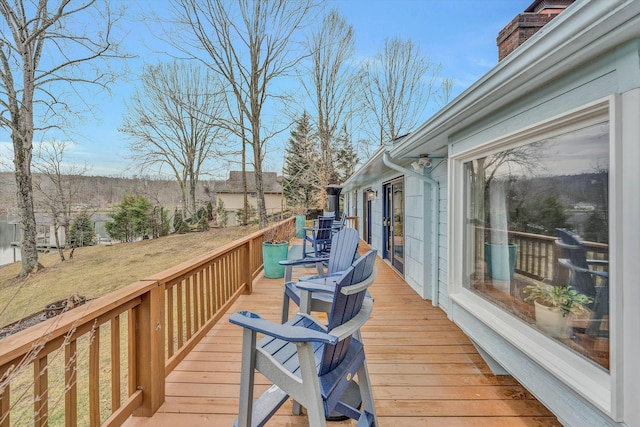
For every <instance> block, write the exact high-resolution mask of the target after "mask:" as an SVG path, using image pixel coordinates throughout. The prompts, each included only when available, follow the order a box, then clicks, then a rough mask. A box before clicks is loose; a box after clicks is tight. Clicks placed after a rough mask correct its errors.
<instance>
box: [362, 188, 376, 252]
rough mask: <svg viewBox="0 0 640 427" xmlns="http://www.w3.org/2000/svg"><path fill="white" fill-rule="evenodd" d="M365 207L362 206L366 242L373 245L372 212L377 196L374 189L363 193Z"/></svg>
mask: <svg viewBox="0 0 640 427" xmlns="http://www.w3.org/2000/svg"><path fill="white" fill-rule="evenodd" d="M362 194H363V197H362V201H363V206H362V208H363V209H362V211H363V212H362V219H363V220H364V224H363V232H364V241H365V242H367V243H368V244H371V212H372V206H371V204H372V202H373V198H374V196H375V192H374V191H373V190H372V189H370V188H369V189H367V190H364V191H363V193H362Z"/></svg>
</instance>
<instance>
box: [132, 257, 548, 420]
mask: <svg viewBox="0 0 640 427" xmlns="http://www.w3.org/2000/svg"><path fill="white" fill-rule="evenodd" d="M297 270H299V271H297V273H298V274H305V273H306V274H309V272H310V271H311V270H308V271H307V272H305V271H304V270H302V269H297ZM377 271H378V276H377V278H376V282H375V283H374V285H373V286H372V288H371V290H370V291H371V294H372V295H373V297H374V298H375V303H374V312H373V315H372V317H371V318H370V320H369V321H368V322H367V324H366V325H365V326H364V327H363V330H362V335H363V341H364V344H365V351H366V353H367V363H368V367H369V373H370V376H371V382H372V388H373V394H374V399H375V405H376V410H377V412H378V419H379V423H380V425H381V426H382V427H385V426H390V427H403V426H412V427H413V426H427V427H428V426H438V427H461V426H474V427H484V426H487V427H488V426H491V427H503V426H504V427H506V426H509V427H514V426H515V427H519V426H522V427H533V426H536V427H548V426H560V425H561V424H560V423H559V422H558V420H557V419H556V418H555V417H554V416H553V414H552V413H551V412H550V411H549V410H548V409H547V408H545V407H544V405H542V404H541V403H540V402H539V401H537V400H536V399H535V398H534V397H533V396H532V395H531V393H529V392H528V391H527V390H526V389H525V388H524V387H522V386H521V385H520V384H519V383H518V381H516V380H515V379H514V378H513V377H511V376H495V375H493V374H492V373H491V371H490V369H489V367H488V366H487V365H486V363H484V361H483V360H482V358H481V357H480V355H479V354H478V352H477V351H476V350H475V348H474V347H473V345H472V344H471V341H470V340H469V339H468V338H467V337H466V336H465V335H464V333H463V332H462V331H461V330H460V329H459V328H458V327H457V326H456V325H455V324H453V323H452V322H450V321H449V320H448V319H447V316H446V313H444V312H443V311H442V310H440V309H439V308H436V307H433V306H432V305H431V302H430V301H424V300H422V299H421V298H419V297H418V296H417V295H416V294H415V292H414V291H413V290H412V289H411V288H410V287H409V286H408V285H407V284H406V283H404V281H403V280H402V279H401V278H400V277H399V276H398V275H397V274H396V273H395V272H394V271H393V270H392V269H391V268H390V267H389V266H388V264H386V263H385V262H383V261H382V260H378V261H377ZM281 303H282V279H266V278H264V277H261V278H259V279H257V280H256V282H255V283H254V292H253V294H251V295H243V296H241V297H240V298H239V299H238V301H236V303H235V304H234V306H233V307H232V308H231V310H230V313H233V312H236V311H239V310H252V311H255V312H257V313H259V314H260V315H262V316H263V317H266V318H268V319H270V320H273V321H278V320H279V318H280V306H281ZM295 309H296V308H295V305H294V304H292V309H291V312H292V313H294V312H295ZM228 317H229V313H228V314H227V315H225V316H224V318H223V319H222V320H221V321H220V322H219V323H218V324H217V325H215V326H214V327H213V328H212V330H211V331H210V332H209V333H208V334H207V335H206V336H205V337H204V338H203V339H202V340H201V342H200V343H198V344H197V345H196V347H195V348H194V349H193V350H192V351H191V353H190V354H189V355H188V356H187V357H186V358H185V360H184V361H182V362H181V363H180V364H179V365H178V366H177V367H176V369H175V370H174V371H173V372H171V373H170V374H169V375H168V376H167V379H166V401H165V403H164V404H163V405H162V406H161V407H160V409H159V411H158V412H157V413H156V414H155V415H154V416H153V417H151V418H140V417H132V418H130V419H129V420H128V421H127V422H126V424H125V426H127V427H147V426H154V427H158V426H159V427H162V426H167V427H176V426H180V427H195V426H209V425H215V426H218V425H220V426H223V425H232V423H233V420H234V419H235V417H236V415H237V414H236V412H237V406H238V393H239V382H240V357H241V341H242V337H241V329H240V328H239V327H236V326H234V325H231V324H230V323H229V322H228ZM267 387H268V381H267V380H266V379H265V378H264V377H262V376H261V375H257V376H256V388H257V390H256V391H257V393H256V395H259V393H260V392H261V391H262V390H265V389H266V388H267ZM267 425H268V426H274V427H279V426H280V427H284V426H289V427H297V426H306V425H308V423H307V419H306V416H295V415H292V414H291V402H288V403H286V404H285V405H284V406H283V407H282V408H281V409H280V411H279V412H278V414H277V415H276V416H275V417H274V418H273V419H272V420H271V421H270V422H269V423H268V424H267ZM329 425H330V426H336V427H342V426H353V425H355V422H351V421H345V422H332V423H329Z"/></svg>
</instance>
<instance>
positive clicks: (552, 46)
mask: <svg viewBox="0 0 640 427" xmlns="http://www.w3.org/2000/svg"><path fill="white" fill-rule="evenodd" d="M597 102H604V103H608V105H609V106H610V108H611V109H610V117H609V119H610V124H611V129H610V132H611V135H612V140H614V141H616V145H615V147H614V149H613V151H612V152H611V158H612V161H613V162H612V168H611V169H610V177H611V183H610V193H611V200H612V201H613V202H614V203H615V205H613V206H611V209H610V216H611V224H612V225H611V233H610V239H611V244H610V257H611V258H610V259H611V265H610V272H611V286H610V288H611V303H610V304H611V322H612V325H613V328H614V329H612V330H611V369H610V372H605V371H603V370H599V369H598V368H595V367H594V366H591V365H590V364H589V363H588V362H587V361H586V360H584V361H581V360H577V359H580V358H579V357H578V356H575V355H574V356H572V355H571V354H570V353H568V352H567V350H566V349H564V348H561V346H560V345H559V344H557V343H554V342H553V341H552V340H549V339H547V340H546V341H545V340H544V339H542V338H544V337H542V336H541V335H540V334H539V333H537V332H536V331H534V330H533V329H531V328H528V327H526V326H524V325H523V324H522V323H520V322H519V321H517V320H516V319H515V318H514V317H513V316H511V315H510V314H508V313H506V312H501V311H500V310H498V309H497V308H496V307H495V306H492V305H490V303H488V302H486V301H484V302H483V301H479V300H480V297H478V296H477V295H476V296H473V295H472V293H471V292H469V291H468V290H464V289H463V286H462V279H461V277H462V270H461V259H460V258H461V256H460V255H461V253H460V252H456V250H455V247H456V246H458V247H459V246H460V245H461V244H462V240H461V239H460V238H459V232H458V228H457V227H461V226H460V225H459V224H458V223H462V222H463V221H464V216H463V215H461V212H459V211H456V210H457V209H459V208H460V205H459V204H458V203H459V202H460V200H461V195H460V193H459V190H460V188H461V186H459V185H458V183H457V182H456V181H455V180H456V179H459V177H458V176H457V175H456V174H457V170H458V169H457V168H458V166H457V161H456V160H455V158H456V156H459V155H461V153H464V152H465V151H467V150H471V149H478V148H480V147H483V146H484V147H487V149H489V150H490V149H491V148H490V147H491V146H492V145H496V144H499V143H500V142H501V141H503V140H506V141H511V142H513V139H512V136H513V135H516V134H518V135H521V134H525V133H526V132H527V130H528V129H530V128H533V127H534V126H537V125H539V124H541V123H543V122H545V121H548V120H550V119H553V120H556V119H559V120H562V118H563V116H567V115H569V113H570V112H572V111H580V110H583V109H587V107H588V106H589V105H590V104H594V103H597ZM560 129H562V125H561V126H560ZM386 150H387V151H388V153H389V155H390V157H391V160H392V161H393V162H395V163H396V164H403V165H405V167H407V168H408V169H410V166H409V164H410V160H409V159H410V158H411V157H413V158H415V157H416V156H417V155H419V154H436V155H442V153H443V152H444V153H445V154H444V155H445V156H448V157H449V160H448V163H444V164H442V165H438V167H437V168H436V169H435V170H433V171H430V173H429V176H430V178H432V179H436V180H437V181H438V183H439V195H438V197H439V201H440V203H439V204H440V210H439V218H440V219H439V227H438V229H439V232H438V240H439V244H438V254H437V267H438V277H437V283H438V290H439V292H438V294H437V296H438V298H436V299H437V301H438V305H439V306H440V307H442V308H443V309H444V310H445V311H447V312H448V315H449V317H450V318H451V319H452V320H453V321H454V322H456V323H457V324H458V325H459V326H460V327H461V328H462V329H463V331H464V332H465V333H466V334H467V335H468V336H469V337H470V338H471V339H472V340H473V341H474V343H475V344H476V345H477V346H478V347H479V348H480V349H481V350H482V351H483V352H484V353H486V355H487V356H488V357H490V358H491V359H493V361H495V362H497V363H498V364H499V365H500V366H501V367H502V368H504V370H505V371H506V372H508V373H510V374H511V375H513V376H514V377H516V378H517V379H518V380H519V381H520V382H521V383H522V384H523V385H525V386H526V387H527V389H528V390H529V391H531V392H532V393H533V394H534V395H535V396H536V397H537V398H538V399H539V400H540V401H542V402H543V403H544V404H545V405H547V407H549V408H550V409H551V410H552V411H553V412H554V414H555V415H556V416H557V417H558V418H559V420H561V422H563V423H564V424H565V425H568V426H609V425H616V426H623V425H624V426H634V427H640V410H638V396H640V369H638V366H639V365H638V355H639V354H640V340H639V339H638V336H640V335H639V334H640V310H638V309H637V305H638V303H639V302H640V286H638V284H639V283H640V281H639V280H638V277H640V263H639V262H638V254H640V226H639V225H638V224H639V223H640V220H639V219H640V214H639V212H640V192H639V191H638V188H640V167H638V165H640V0H611V1H599V0H578V1H576V3H574V5H572V6H571V7H570V8H568V9H567V10H566V11H565V12H563V13H562V14H561V15H559V16H558V17H557V18H555V19H554V21H552V22H551V23H550V24H548V25H547V26H546V27H545V28H544V29H543V30H541V31H540V32H539V33H538V34H537V35H536V36H534V37H533V38H532V39H530V40H529V41H528V42H527V43H526V44H525V45H523V46H522V47H521V48H519V49H518V50H516V51H515V52H514V53H512V54H511V56H510V57H508V58H507V59H506V60H505V61H503V63H501V64H500V65H498V66H497V67H496V68H495V69H494V70H492V71H490V72H489V73H488V74H487V75H486V76H485V77H483V78H482V79H480V80H479V81H478V82H477V83H475V84H474V85H473V86H472V87H470V88H469V89H468V90H467V91H465V92H464V93H463V94H462V95H460V96H459V97H458V98H456V99H455V100H453V101H452V102H451V103H450V104H449V105H447V106H445V107H444V108H443V110H441V111H439V112H438V113H437V114H436V115H434V117H433V118H432V119H430V120H429V121H427V122H426V123H425V124H423V125H422V126H420V127H419V128H418V129H417V130H416V131H415V132H413V133H412V134H410V135H409V136H407V137H405V138H404V139H403V140H401V141H399V142H397V143H396V144H393V145H391V146H389V147H386ZM381 158H382V156H380V155H379V153H378V154H377V155H376V156H374V157H373V158H372V160H371V161H370V162H369V163H368V164H367V165H366V167H365V168H363V171H362V172H361V171H358V172H356V174H355V175H354V177H352V178H350V180H349V181H347V183H346V187H347V188H348V187H349V186H350V185H351V186H352V187H353V188H358V189H360V190H362V189H364V188H367V187H369V186H371V187H372V188H373V189H375V190H377V191H378V197H377V198H376V200H375V201H374V210H373V214H372V220H373V224H374V225H373V228H372V232H373V236H372V244H373V246H374V247H377V248H381V247H382V236H381V230H382V226H381V223H380V219H381V217H382V212H381V209H382V199H381V190H382V187H381V185H382V183H383V182H384V181H386V180H388V179H390V178H393V177H395V176H397V175H391V173H390V175H389V176H388V177H384V178H382V179H381V178H380V177H379V175H381V174H380V173H379V172H378V170H379V169H376V167H380V166H379V164H376V159H378V160H379V159H381ZM378 163H381V162H378ZM367 168H368V170H367ZM359 174H361V175H359ZM366 176H375V178H371V179H372V180H376V182H366V183H363V182H362V181H363V177H366ZM350 182H352V183H353V184H350ZM405 182H406V211H407V217H406V223H407V229H408V228H409V227H415V230H416V231H415V232H414V231H413V230H412V231H411V232H407V256H406V261H405V271H406V274H405V278H406V280H407V282H408V283H409V284H410V285H411V286H412V287H413V288H414V289H416V291H417V292H418V293H419V294H421V295H422V296H424V297H427V298H429V297H430V296H433V294H432V293H431V291H432V285H433V283H431V282H430V280H432V276H431V273H432V272H433V270H432V269H430V267H431V266H432V265H433V263H434V261H432V260H433V259H434V254H432V253H431V251H432V249H431V248H432V246H431V245H430V243H431V242H432V238H433V237H434V236H433V235H432V227H431V226H430V224H431V223H430V221H431V220H432V218H430V216H431V211H430V210H429V205H430V203H431V202H430V201H431V200H432V198H431V194H430V191H431V188H430V185H427V184H423V183H420V180H419V179H418V178H413V177H411V178H408V179H407V180H406V181H405ZM421 192H423V193H421ZM449 197H451V200H449ZM359 200H361V199H360V198H359ZM420 206H423V212H424V218H422V219H421V216H422V213H421V212H419V209H420ZM449 221H450V222H451V223H449ZM421 227H422V228H421ZM417 230H422V237H420V235H419V234H418V232H417ZM421 273H422V279H420V276H421ZM536 343H537V344H538V345H532V344H536ZM556 351H557V353H558V354H554V353H555V352H556ZM545 352H546V353H549V354H551V356H550V357H547V356H544V357H541V356H540V355H541V354H542V353H545ZM545 357H546V358H545ZM554 357H555V359H557V361H558V362H561V363H559V364H558V365H553V364H552V363H550V361H553V358H554ZM560 366H562V368H560ZM582 367H584V368H585V369H584V370H583V371H581V369H582ZM563 369H565V371H563ZM569 371H572V373H571V374H569V373H568V372H569ZM594 371H595V373H594ZM581 372H584V375H581ZM598 388H599V391H597V392H594V391H593V389H598ZM607 393H608V395H607ZM603 394H604V395H605V396H604V398H601V397H602V395H603Z"/></svg>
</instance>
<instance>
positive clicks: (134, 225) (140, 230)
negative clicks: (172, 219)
mask: <svg viewBox="0 0 640 427" xmlns="http://www.w3.org/2000/svg"><path fill="white" fill-rule="evenodd" d="M110 216H111V218H113V222H109V223H107V224H106V229H107V233H108V234H109V236H110V237H111V238H112V239H116V240H120V241H122V242H133V241H134V240H135V239H136V238H138V237H144V236H148V235H149V233H150V232H151V231H152V221H151V217H152V205H151V202H150V201H149V200H147V199H146V198H144V197H143V196H133V195H125V196H124V197H123V198H122V203H120V204H119V205H117V206H116V212H115V213H112V214H110Z"/></svg>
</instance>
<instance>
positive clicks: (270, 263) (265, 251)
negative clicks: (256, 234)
mask: <svg viewBox="0 0 640 427" xmlns="http://www.w3.org/2000/svg"><path fill="white" fill-rule="evenodd" d="M288 256H289V242H284V243H268V242H263V243H262V262H263V263H264V277H266V278H267V279H279V278H281V277H284V266H283V265H280V261H284V260H286V259H287V257H288Z"/></svg>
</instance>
